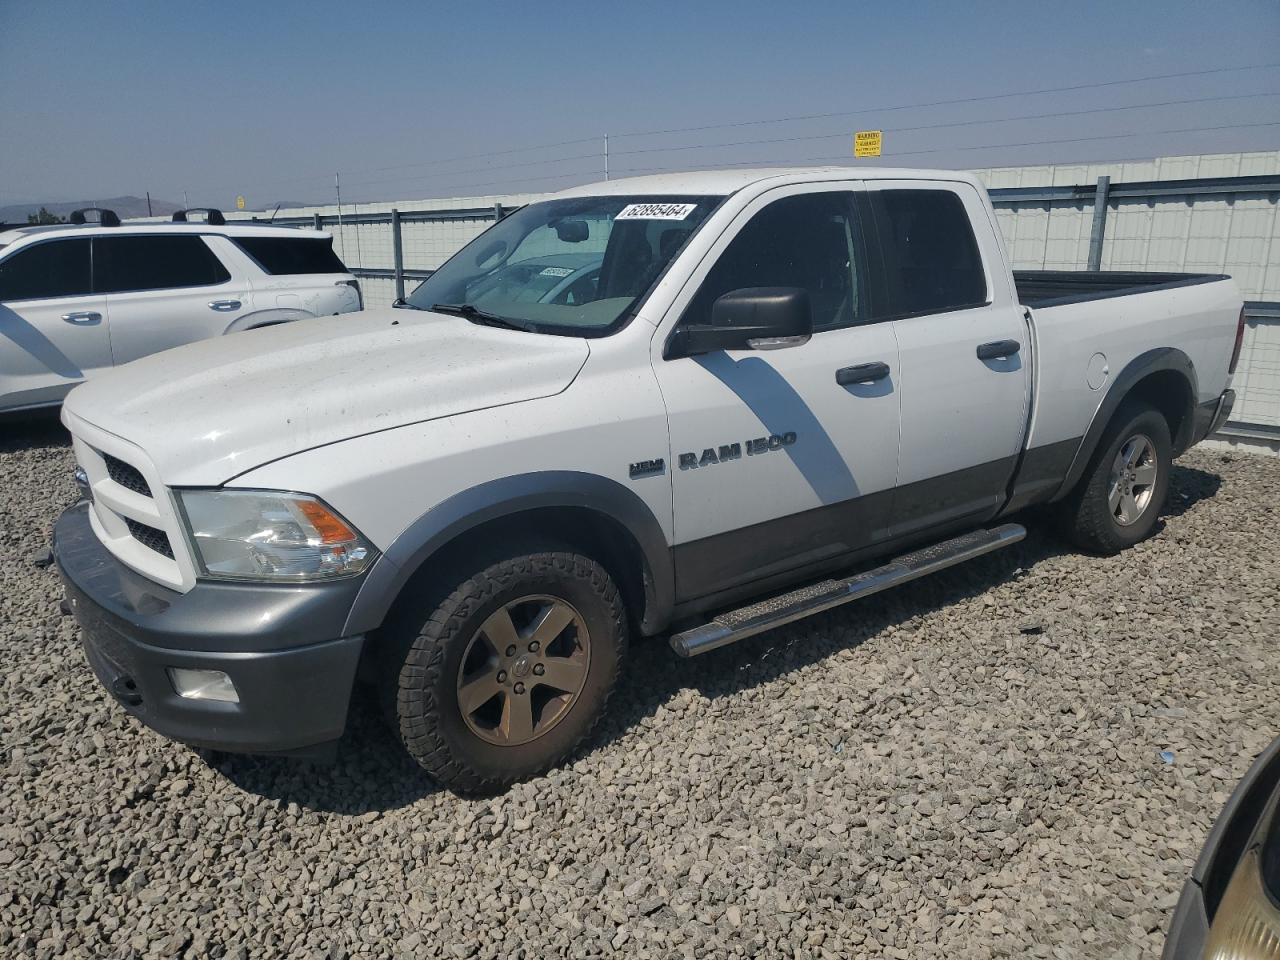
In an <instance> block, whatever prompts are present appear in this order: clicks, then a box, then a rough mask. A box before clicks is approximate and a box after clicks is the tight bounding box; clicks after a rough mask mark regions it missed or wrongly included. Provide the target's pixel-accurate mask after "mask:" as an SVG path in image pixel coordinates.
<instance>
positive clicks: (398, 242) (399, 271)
mask: <svg viewBox="0 0 1280 960" xmlns="http://www.w3.org/2000/svg"><path fill="white" fill-rule="evenodd" d="M391 252H392V255H393V256H394V257H395V261H396V302H397V303H399V302H400V301H401V300H403V299H404V241H403V240H402V239H401V237H400V211H399V210H397V209H396V208H395V207H392V208H391Z"/></svg>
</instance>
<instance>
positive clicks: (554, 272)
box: [408, 196, 722, 337]
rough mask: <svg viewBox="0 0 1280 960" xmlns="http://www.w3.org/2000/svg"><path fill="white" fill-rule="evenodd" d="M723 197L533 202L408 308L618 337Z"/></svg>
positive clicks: (458, 258)
mask: <svg viewBox="0 0 1280 960" xmlns="http://www.w3.org/2000/svg"><path fill="white" fill-rule="evenodd" d="M721 199H722V198H721V197H665V196H663V197H655V196H631V197H574V198H572V199H567V200H547V201H544V202H542V203H533V204H530V205H529V206H527V207H522V208H521V209H519V210H517V211H516V212H515V213H513V214H511V216H509V217H507V218H506V219H504V220H501V221H499V222H498V223H496V224H495V225H494V226H493V227H491V228H490V229H488V230H486V231H485V232H484V233H482V234H481V235H480V236H479V237H477V238H476V239H475V240H473V241H471V243H469V244H467V245H466V246H465V247H463V248H462V249H461V250H460V251H458V253H456V254H455V255H454V256H453V257H452V258H450V260H449V261H448V262H447V263H446V264H445V265H444V266H442V267H441V268H440V269H439V270H437V271H436V272H435V273H433V274H432V275H431V276H430V277H428V278H427V279H426V280H424V281H423V282H422V285H421V286H419V287H418V289H417V290H415V291H414V292H413V293H412V294H411V295H410V296H409V298H408V304H409V306H411V307H417V308H419V309H421V310H431V309H433V308H435V307H453V308H455V310H459V308H465V315H467V316H469V317H471V318H473V319H476V321H477V322H483V320H484V319H486V318H487V319H489V320H491V321H492V320H499V321H508V322H509V323H511V325H513V326H518V327H520V328H522V329H528V330H533V331H535V332H538V333H556V334H565V335H571V336H587V337H590V336H601V335H603V334H607V333H611V332H613V331H614V330H616V329H618V328H619V327H620V326H621V325H622V324H623V323H625V322H626V320H627V319H628V318H629V316H630V312H631V310H632V308H633V307H634V306H635V304H636V303H637V302H638V301H639V300H640V299H641V298H642V297H643V296H644V295H645V294H646V293H647V292H648V291H649V288H650V287H651V286H653V283H654V281H656V280H657V279H658V277H659V276H661V274H662V271H663V270H665V269H666V267H667V264H669V263H670V262H671V261H672V259H674V257H675V255H676V254H677V253H678V252H679V251H680V249H681V248H682V247H683V246H684V244H685V242H686V241H687V240H688V239H689V237H691V236H692V235H693V233H694V231H695V230H697V228H698V227H699V226H701V224H702V223H703V221H704V220H706V218H707V215H708V214H710V213H711V211H712V210H714V209H715V207H716V205H717V204H718V203H719V202H720V200H721ZM451 312H452V311H451ZM459 312H461V311H459Z"/></svg>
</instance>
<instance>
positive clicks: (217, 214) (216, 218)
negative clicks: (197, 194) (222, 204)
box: [173, 207, 227, 227]
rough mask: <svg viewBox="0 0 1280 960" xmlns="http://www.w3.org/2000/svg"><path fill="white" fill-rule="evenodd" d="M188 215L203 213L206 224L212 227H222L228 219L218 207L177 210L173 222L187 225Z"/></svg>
mask: <svg viewBox="0 0 1280 960" xmlns="http://www.w3.org/2000/svg"><path fill="white" fill-rule="evenodd" d="M188 213H203V214H204V222H205V223H207V224H209V225H210V226H212V227H221V226H224V225H225V224H226V222H227V218H226V217H224V216H223V215H222V211H221V210H219V209H218V208H217V207H187V209H185V210H175V211H174V212H173V222H174V223H186V222H187V214H188Z"/></svg>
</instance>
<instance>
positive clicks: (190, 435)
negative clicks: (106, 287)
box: [64, 309, 589, 486]
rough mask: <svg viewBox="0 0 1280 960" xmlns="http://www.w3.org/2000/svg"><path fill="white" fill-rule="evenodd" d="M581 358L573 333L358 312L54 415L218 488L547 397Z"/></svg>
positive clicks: (146, 361)
mask: <svg viewBox="0 0 1280 960" xmlns="http://www.w3.org/2000/svg"><path fill="white" fill-rule="evenodd" d="M588 353H589V350H588V347H587V341H586V340H584V339H578V338H574V337H558V336H548V335H541V334H532V333H524V332H522V331H517V330H506V329H498V328H494V327H484V326H479V325H476V324H473V323H471V322H469V321H467V320H465V319H462V318H459V317H449V316H444V315H442V314H436V313H428V312H423V311H416V310H392V309H384V310H366V311H364V312H362V313H348V314H342V315H340V316H335V317H324V318H320V319H315V320H301V321H297V322H295V323H286V324H281V325H279V326H274V327H265V328H262V329H258V330H246V331H243V332H241V333H235V334H231V335H229V336H224V337H218V338H217V339H214V340H205V341H202V342H200V343H193V344H189V345H187V346H183V347H178V348H177V349H174V350H168V351H165V352H163V353H158V354H154V355H152V356H149V357H144V358H143V359H141V360H136V361H134V362H133V363H129V364H125V365H124V366H121V367H117V368H116V369H115V370H111V371H108V372H107V373H104V374H102V375H101V376H98V377H95V378H94V379H93V380H90V381H89V382H87V383H84V384H82V385H81V386H78V387H76V388H75V389H74V390H72V391H71V393H70V394H69V395H68V397H67V400H66V403H65V407H64V409H65V411H66V412H67V413H69V414H71V415H72V416H73V417H79V418H81V419H83V420H86V421H88V422H89V423H91V424H93V425H95V426H98V427H100V428H102V429H103V430H106V431H108V432H110V433H113V434H116V435H117V436H119V437H122V438H124V439H125V440H128V441H130V442H132V443H134V444H136V445H137V446H139V447H141V448H142V450H143V451H144V452H145V453H146V454H147V455H148V456H149V457H150V458H151V460H152V461H153V463H154V464H155V467H156V469H157V470H158V472H159V475H160V477H161V479H162V480H163V481H164V482H165V483H166V484H171V485H175V486H180V485H198V486H203V485H217V484H221V483H225V482H226V481H227V480H229V479H231V478H232V477H235V476H238V475H239V474H241V473H244V472H245V471H246V470H250V469H253V468H254V467H257V466H261V465H262V464H264V463H268V462H270V461H272V460H278V459H280V458H281V457H286V456H289V455H290V454H294V453H298V452H300V451H303V450H309V449H311V448H313V447H319V446H324V445H325V444H330V443H335V442H337V441H340V440H347V439H350V438H352V437H358V436H362V435H364V434H368V433H374V432H377V431H380V430H389V429H392V428H395V427H401V426H405V425H407V424H411V423H420V422H422V421H424V420H433V419H436V418H438V417H448V416H455V415H457V414H462V413H469V412H471V411H473V410H480V409H483V408H486V407H496V406H502V405H504V404H510V403H518V402H520V401H523V400H534V399H537V398H539V397H547V396H552V395H553V394H556V393H559V392H561V391H562V390H564V389H565V388H566V387H568V385H569V384H570V383H571V382H572V381H573V378H574V377H575V376H576V375H577V373H578V371H579V370H581V369H582V365H583V364H584V363H585V362H586V359H587V355H588ZM69 423H71V424H74V420H73V419H69Z"/></svg>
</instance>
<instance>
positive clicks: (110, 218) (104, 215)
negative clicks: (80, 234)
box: [67, 207, 120, 227]
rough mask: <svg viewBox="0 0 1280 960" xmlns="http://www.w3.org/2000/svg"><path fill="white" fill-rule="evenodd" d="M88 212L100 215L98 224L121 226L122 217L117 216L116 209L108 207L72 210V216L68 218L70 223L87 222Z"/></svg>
mask: <svg viewBox="0 0 1280 960" xmlns="http://www.w3.org/2000/svg"><path fill="white" fill-rule="evenodd" d="M86 213H96V214H97V215H98V225H99V226H102V227H118V226H120V218H119V217H118V216H116V212H115V211H114V210H108V209H107V208H106V207H81V208H80V209H79V210H72V211H71V216H70V217H68V218H67V222H68V223H77V224H78V223H85V222H87V221H86V220H85V218H84V215H85V214H86Z"/></svg>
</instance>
